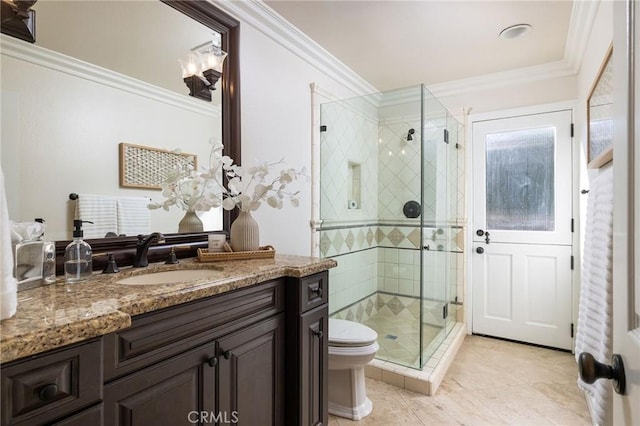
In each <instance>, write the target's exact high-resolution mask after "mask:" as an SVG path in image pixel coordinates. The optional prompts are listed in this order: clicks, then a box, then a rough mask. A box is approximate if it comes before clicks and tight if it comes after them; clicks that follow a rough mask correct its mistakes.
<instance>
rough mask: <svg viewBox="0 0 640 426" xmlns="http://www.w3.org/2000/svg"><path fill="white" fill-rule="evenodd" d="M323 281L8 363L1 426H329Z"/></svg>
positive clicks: (141, 322)
mask: <svg viewBox="0 0 640 426" xmlns="http://www.w3.org/2000/svg"><path fill="white" fill-rule="evenodd" d="M327 284H328V283H327V273H326V272H324V273H320V274H316V275H313V276H310V277H304V278H281V279H277V280H272V281H268V282H265V283H261V284H258V285H255V286H251V287H247V288H244V289H240V290H236V291H231V292H228V293H224V294H221V295H218V296H213V297H209V298H205V299H200V300H197V301H194V302H189V303H185V304H182V305H177V306H174V307H170V308H166V309H162V310H159V311H154V312H150V313H148V314H143V315H139V316H136V317H134V318H133V319H132V324H131V327H129V328H126V329H123V330H120V331H118V332H115V333H111V334H108V335H105V336H103V337H102V338H100V339H94V340H93V341H91V342H88V343H85V344H78V345H74V346H71V347H66V348H62V349H58V350H54V351H51V352H49V353H46V354H43V355H39V356H35V357H32V358H28V359H25V360H19V361H15V362H12V363H9V364H7V365H6V366H5V365H3V366H2V372H1V373H2V425H10V424H16V425H19V424H25V425H26V424H29V425H41V424H59V425H68V426H75V425H89V424H90V425H92V426H93V425H105V426H110V425H122V426H124V425H127V426H129V425H131V426H148V425H158V426H162V425H171V426H173V425H191V424H200V425H204V424H239V425H248V426H256V425H257V426H262V425H295V424H300V425H310V424H314V425H319V424H326V423H327V417H328V413H327V388H326V386H327V338H328V335H327V331H328V327H327V325H328V309H327V294H328V288H327ZM319 289H320V290H319ZM285 367H286V374H285ZM47 385H55V389H54V387H53V386H50V387H49V388H47V387H46V386H47ZM54 390H55V392H54Z"/></svg>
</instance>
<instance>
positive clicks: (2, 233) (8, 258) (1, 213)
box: [0, 169, 18, 320]
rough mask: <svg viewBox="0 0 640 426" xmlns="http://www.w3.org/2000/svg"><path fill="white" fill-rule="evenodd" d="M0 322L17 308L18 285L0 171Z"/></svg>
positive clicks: (2, 177) (7, 210) (2, 174)
mask: <svg viewBox="0 0 640 426" xmlns="http://www.w3.org/2000/svg"><path fill="white" fill-rule="evenodd" d="M0 188H2V195H1V196H0V320H3V319H6V318H11V317H12V316H14V315H15V314H16V309H17V308H18V295H17V291H18V285H17V283H16V279H15V278H14V277H13V253H12V250H11V226H10V224H9V209H8V207H7V198H6V196H5V194H6V191H5V189H4V173H3V172H2V169H0Z"/></svg>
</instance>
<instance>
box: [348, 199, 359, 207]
mask: <svg viewBox="0 0 640 426" xmlns="http://www.w3.org/2000/svg"><path fill="white" fill-rule="evenodd" d="M349 208H350V209H357V208H358V203H357V202H356V201H355V200H350V201H349Z"/></svg>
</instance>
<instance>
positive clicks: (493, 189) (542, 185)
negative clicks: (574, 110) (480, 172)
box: [486, 127, 555, 231]
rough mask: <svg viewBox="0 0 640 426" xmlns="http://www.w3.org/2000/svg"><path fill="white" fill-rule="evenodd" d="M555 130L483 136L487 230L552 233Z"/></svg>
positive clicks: (553, 228) (544, 129)
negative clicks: (484, 146) (484, 145)
mask: <svg viewBox="0 0 640 426" xmlns="http://www.w3.org/2000/svg"><path fill="white" fill-rule="evenodd" d="M554 170H555V129H554V128H553V127H544V128H537V129H526V130H515V131H508V132H501V133H490V134H487V135H486V208H487V211H486V215H487V216H486V220H487V229H495V230H517V231H554V230H555V208H554V200H555V198H554V196H555V194H554V183H555V182H554Z"/></svg>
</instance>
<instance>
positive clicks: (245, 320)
mask: <svg viewBox="0 0 640 426" xmlns="http://www.w3.org/2000/svg"><path fill="white" fill-rule="evenodd" d="M283 309H284V279H279V280H274V281H269V282H267V283H264V284H260V285H257V286H255V287H248V288H245V289H241V290H237V291H232V292H229V293H225V294H222V295H220V296H213V297H210V298H207V299H204V300H198V301H195V302H190V303H186V304H183V305H179V306H176V307H171V308H167V309H163V310H161V311H157V312H153V313H150V314H144V315H140V316H137V317H134V318H133V321H132V323H131V327H130V328H127V329H125V330H121V331H118V332H115V333H111V334H109V335H107V336H105V337H104V339H105V340H104V345H105V354H104V363H105V364H104V372H105V380H107V381H109V380H111V379H114V378H117V377H120V376H122V375H124V374H127V373H129V372H132V371H135V370H139V369H140V368H143V367H146V366H148V365H150V364H152V363H154V362H157V361H160V360H163V359H166V358H168V357H170V356H172V355H175V354H177V353H180V352H183V351H185V350H188V349H190V348H193V347H195V346H197V345H199V344H202V343H204V342H207V341H210V340H212V339H215V338H216V337H217V336H221V335H222V334H225V333H228V332H231V331H234V330H236V329H238V328H240V327H244V326H246V325H248V324H250V323H253V322H255V321H259V320H261V319H264V318H267V317H269V316H271V315H274V314H276V313H278V312H281V311H283Z"/></svg>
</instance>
